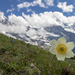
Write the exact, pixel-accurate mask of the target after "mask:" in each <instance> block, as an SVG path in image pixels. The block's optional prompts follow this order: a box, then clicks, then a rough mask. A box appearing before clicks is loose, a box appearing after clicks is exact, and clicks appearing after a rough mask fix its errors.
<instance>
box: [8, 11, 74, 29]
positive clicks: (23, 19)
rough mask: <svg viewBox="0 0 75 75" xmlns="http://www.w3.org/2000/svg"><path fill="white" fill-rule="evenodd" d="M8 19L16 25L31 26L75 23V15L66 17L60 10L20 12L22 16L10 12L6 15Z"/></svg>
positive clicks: (69, 24)
mask: <svg viewBox="0 0 75 75" xmlns="http://www.w3.org/2000/svg"><path fill="white" fill-rule="evenodd" d="M8 20H9V21H11V22H14V23H16V25H18V26H31V27H36V28H40V27H48V26H53V25H60V26H62V27H64V24H67V26H71V25H73V24H74V23H75V21H74V20H75V16H69V17H66V16H64V15H63V13H61V12H56V11H55V12H51V11H50V12H44V13H40V14H36V13H33V14H31V15H26V14H24V13H23V12H22V16H16V15H15V14H11V15H9V16H8Z"/></svg>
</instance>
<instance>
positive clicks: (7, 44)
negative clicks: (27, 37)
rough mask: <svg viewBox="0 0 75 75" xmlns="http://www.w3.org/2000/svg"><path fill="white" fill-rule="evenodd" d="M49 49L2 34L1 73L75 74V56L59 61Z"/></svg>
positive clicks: (27, 74)
mask: <svg viewBox="0 0 75 75" xmlns="http://www.w3.org/2000/svg"><path fill="white" fill-rule="evenodd" d="M52 57H53V54H51V53H50V52H49V51H48V50H44V49H42V48H41V47H39V46H35V45H31V44H27V43H25V42H23V41H20V40H18V39H12V38H11V37H7V36H5V35H3V34H0V75H75V61H70V60H74V59H75V58H72V59H67V58H66V59H65V61H58V60H57V58H56V57H55V58H54V59H53V60H52Z"/></svg>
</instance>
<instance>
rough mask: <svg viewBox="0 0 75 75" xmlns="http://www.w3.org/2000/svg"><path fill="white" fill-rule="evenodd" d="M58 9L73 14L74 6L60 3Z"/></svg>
mask: <svg viewBox="0 0 75 75" xmlns="http://www.w3.org/2000/svg"><path fill="white" fill-rule="evenodd" d="M57 7H58V8H61V9H62V10H63V12H73V9H74V6H73V5H67V2H58V5H57Z"/></svg>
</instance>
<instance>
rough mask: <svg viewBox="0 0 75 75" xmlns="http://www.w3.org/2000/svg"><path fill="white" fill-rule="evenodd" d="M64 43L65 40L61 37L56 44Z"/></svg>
mask: <svg viewBox="0 0 75 75" xmlns="http://www.w3.org/2000/svg"><path fill="white" fill-rule="evenodd" d="M65 43H66V39H65V38H64V37H61V38H59V39H58V41H57V44H65Z"/></svg>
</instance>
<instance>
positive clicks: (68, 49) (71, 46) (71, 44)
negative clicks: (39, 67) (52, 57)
mask: <svg viewBox="0 0 75 75" xmlns="http://www.w3.org/2000/svg"><path fill="white" fill-rule="evenodd" d="M66 46H67V51H71V50H72V49H73V48H74V43H73V42H68V43H66Z"/></svg>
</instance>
